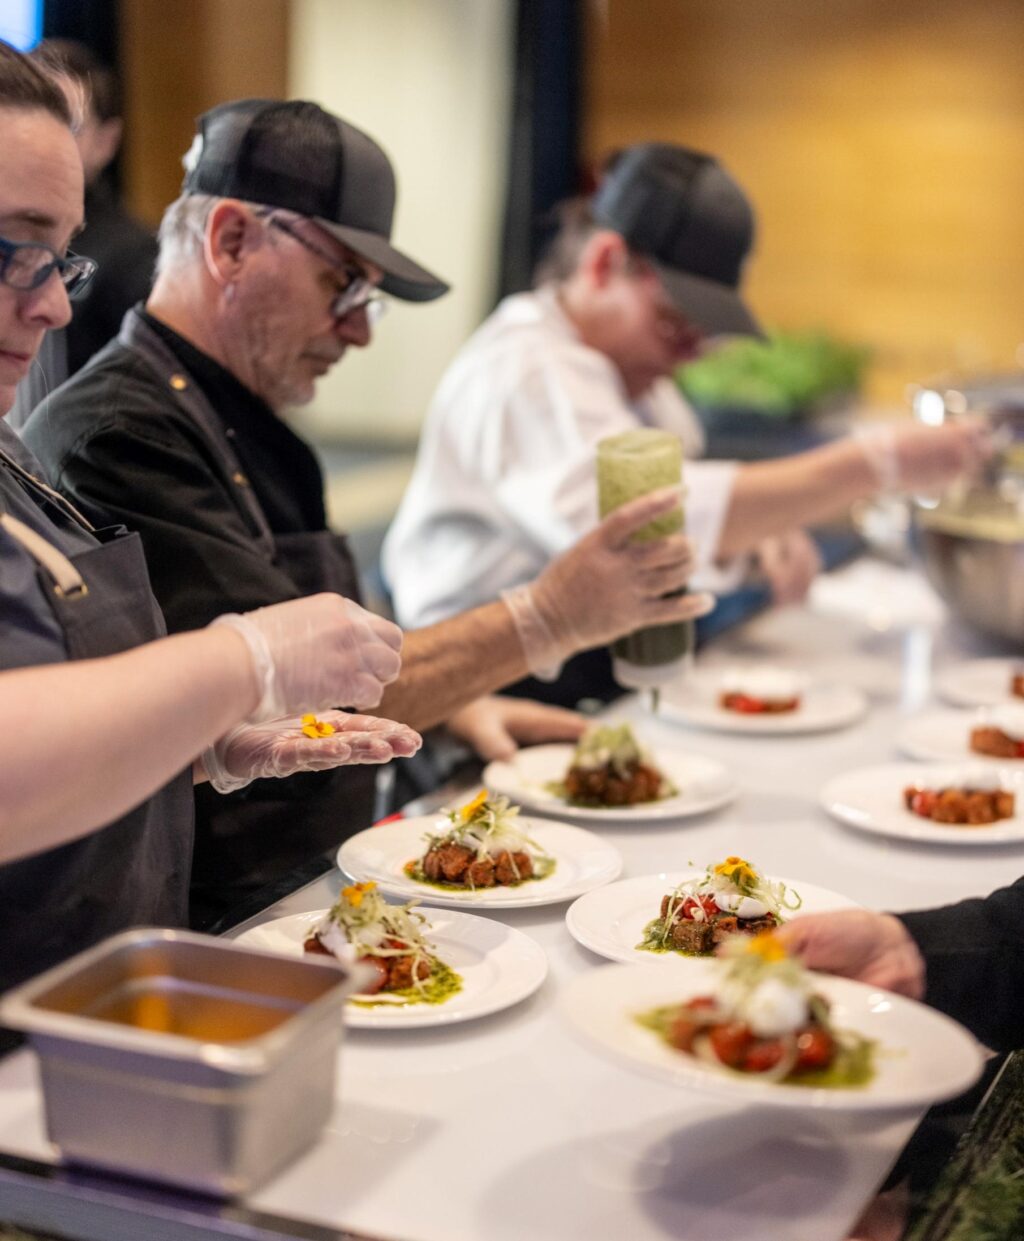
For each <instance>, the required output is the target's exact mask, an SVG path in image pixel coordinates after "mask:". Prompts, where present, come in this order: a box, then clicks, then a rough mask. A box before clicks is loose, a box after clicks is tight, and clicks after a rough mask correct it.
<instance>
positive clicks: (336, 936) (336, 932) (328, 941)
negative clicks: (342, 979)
mask: <svg viewBox="0 0 1024 1241" xmlns="http://www.w3.org/2000/svg"><path fill="white" fill-rule="evenodd" d="M316 937H317V939H319V941H320V943H321V944H323V946H324V947H325V948H326V949H327V951H328V952H330V953H333V955H334V956H335V957H337V959H338V960H339V961H340V962H341V963H342V965H352V964H353V962H354V961H355V959H356V950H355V948H353V946H352V945H351V944H350V943H349V941H348V936H347V935H346V934H345V932H344V931H343V930H342V929H341V927H340V926H338V924H337V923H336V922H334V921H332V920H331V919H330V918H325V919H324V920H323V922H321V923H320V925H319V926H318V927H317V929H316Z"/></svg>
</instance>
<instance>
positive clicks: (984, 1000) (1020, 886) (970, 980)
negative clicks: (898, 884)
mask: <svg viewBox="0 0 1024 1241" xmlns="http://www.w3.org/2000/svg"><path fill="white" fill-rule="evenodd" d="M898 916H899V918H900V921H901V922H902V923H903V925H904V926H905V927H906V928H907V930H908V931H909V932H910V934H911V935H912V936H913V937H914V940H915V941H916V942H917V945H918V947H919V948H920V950H921V952H922V954H923V956H924V959H925V963H926V965H927V969H928V981H927V993H926V995H925V1002H926V1003H928V1004H931V1005H932V1006H933V1007H935V1008H938V1009H940V1010H941V1011H942V1012H944V1013H948V1014H949V1016H951V1017H955V1018H956V1020H957V1021H960V1022H962V1023H963V1024H964V1025H965V1026H967V1028H968V1029H969V1030H971V1031H973V1033H974V1034H975V1035H976V1036H977V1037H978V1038H979V1039H980V1040H981V1041H982V1042H983V1043H985V1044H986V1045H987V1046H988V1047H991V1048H993V1049H994V1050H995V1051H1009V1050H1011V1049H1013V1048H1018V1047H1021V1046H1024V878H1021V879H1018V880H1017V881H1016V883H1014V884H1011V885H1010V887H1007V888H1000V889H999V890H998V891H996V892H993V893H992V895H991V896H988V897H986V898H985V899H984V900H967V901H961V902H960V903H959V904H957V905H949V906H946V907H945V908H943V909H928V910H923V911H920V912H914V913H904V914H899V915H898Z"/></svg>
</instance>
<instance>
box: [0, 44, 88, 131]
mask: <svg viewBox="0 0 1024 1241" xmlns="http://www.w3.org/2000/svg"><path fill="white" fill-rule="evenodd" d="M0 108H40V109H42V111H44V112H49V113H50V115H51V116H53V117H55V118H56V119H57V120H58V121H60V122H61V123H62V124H64V125H67V126H69V127H70V125H71V108H70V107H69V105H68V101H67V98H66V96H65V94H64V92H63V91H62V90H61V88H60V87H59V86H58V85H57V83H56V82H54V81H53V79H52V78H49V77H47V75H46V74H45V73H44V72H43V71H42V69H40V68H39V66H38V65H34V64H33V63H32V61H31V60H29V58H28V57H27V56H23V55H22V53H21V52H19V51H16V50H15V49H14V48H13V47H11V45H10V44H9V43H4V41H3V40H2V39H0Z"/></svg>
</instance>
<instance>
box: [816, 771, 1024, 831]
mask: <svg viewBox="0 0 1024 1241" xmlns="http://www.w3.org/2000/svg"><path fill="white" fill-rule="evenodd" d="M981 766H982V765H981V764H980V763H958V764H956V765H952V766H951V765H947V764H938V763H934V764H933V763H929V764H927V765H925V766H922V764H921V763H882V764H880V765H879V766H877V767H861V768H859V769H858V770H857V771H847V772H844V773H843V775H841V776H837V777H836V778H835V779H834V780H830V781H829V782H828V784H826V785H825V787H824V788H823V789H822V790H821V793H820V795H819V796H820V799H821V804H822V805H823V806H824V807H825V809H826V810H827V811H828V812H829V814H831V815H833V816H834V817H835V818H837V819H839V821H840V822H842V823H848V824H849V825H850V826H851V827H859V828H861V829H862V830H863V831H865V832H875V833H877V834H878V835H881V836H901V837H903V838H904V839H905V840H920V841H924V842H926V843H927V844H932V845H967V846H969V847H972V846H974V845H1005V844H1020V843H1024V763H1022V764H1021V768H1020V770H1017V769H1016V768H1014V767H1012V766H1010V765H1009V764H1007V765H1006V766H1005V767H1000V768H997V770H998V773H999V777H1000V782H1001V783H1002V785H1003V787H1004V788H1006V789H1010V790H1011V791H1012V792H1013V793H1015V794H1016V796H1017V804H1016V811H1017V813H1016V814H1015V815H1014V816H1013V818H1012V819H1000V820H999V821H998V822H996V823H990V824H988V825H987V826H985V827H968V826H966V825H964V824H959V823H935V822H933V821H932V820H931V819H924V818H922V817H921V815H919V814H914V813H913V812H912V811H910V810H907V809H905V808H904V805H903V790H904V789H905V788H906V787H907V786H908V785H910V784H913V785H916V786H917V787H918V788H930V789H937V788H955V787H957V786H960V787H963V786H964V785H965V784H966V783H967V782H968V777H969V775H970V773H971V771H972V770H974V771H977V770H979V768H980V767H981ZM983 769H984V771H985V773H986V775H991V773H992V766H991V764H990V763H986V764H985V765H984V768H983Z"/></svg>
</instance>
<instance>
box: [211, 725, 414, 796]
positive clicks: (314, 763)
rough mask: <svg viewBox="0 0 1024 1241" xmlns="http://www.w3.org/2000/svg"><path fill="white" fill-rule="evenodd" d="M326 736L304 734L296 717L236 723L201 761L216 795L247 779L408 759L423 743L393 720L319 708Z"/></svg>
mask: <svg viewBox="0 0 1024 1241" xmlns="http://www.w3.org/2000/svg"><path fill="white" fill-rule="evenodd" d="M319 720H320V722H321V723H323V724H330V725H332V726H333V728H334V732H333V734H331V735H330V736H321V737H308V736H306V734H305V733H303V731H302V723H303V717H302V716H298V715H296V716H292V717H291V718H290V719H285V720H267V721H266V722H265V723H263V724H240V725H238V727H237V728H232V729H231V731H230V732H227V733H225V734H224V736H223V737H221V739H220V740H219V741H216V742H214V744H213V745H212V746H210V748H209V749H208V750H206V751H204V753H203V756H202V759H201V762H202V765H203V770H204V771H205V772H206V774H207V775H208V776H209V778H210V783H211V784H212V785H213V787H214V788H215V789H216V790H217V792H218V793H233V792H234V791H235V790H236V789H241V788H244V787H245V786H246V785H247V784H248V783H249V782H250V781H251V780H259V779H263V778H265V777H267V776H277V777H280V776H293V775H295V773H296V772H299V771H326V770H327V769H328V768H331V767H346V766H351V765H353V764H356V763H387V762H389V761H390V760H391V759H393V758H408V757H409V756H410V755H412V754H415V753H416V751H417V750H418V749H419V748H420V746H421V745H422V744H423V742H422V738H421V737H420V735H419V733H417V732H413V730H412V729H411V728H408V727H407V726H406V725H405V724H397V723H395V721H394V720H384V719H379V718H378V717H377V716H373V715H349V714H348V713H347V712H345V711H325V712H323V713H321V715H320V716H319Z"/></svg>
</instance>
